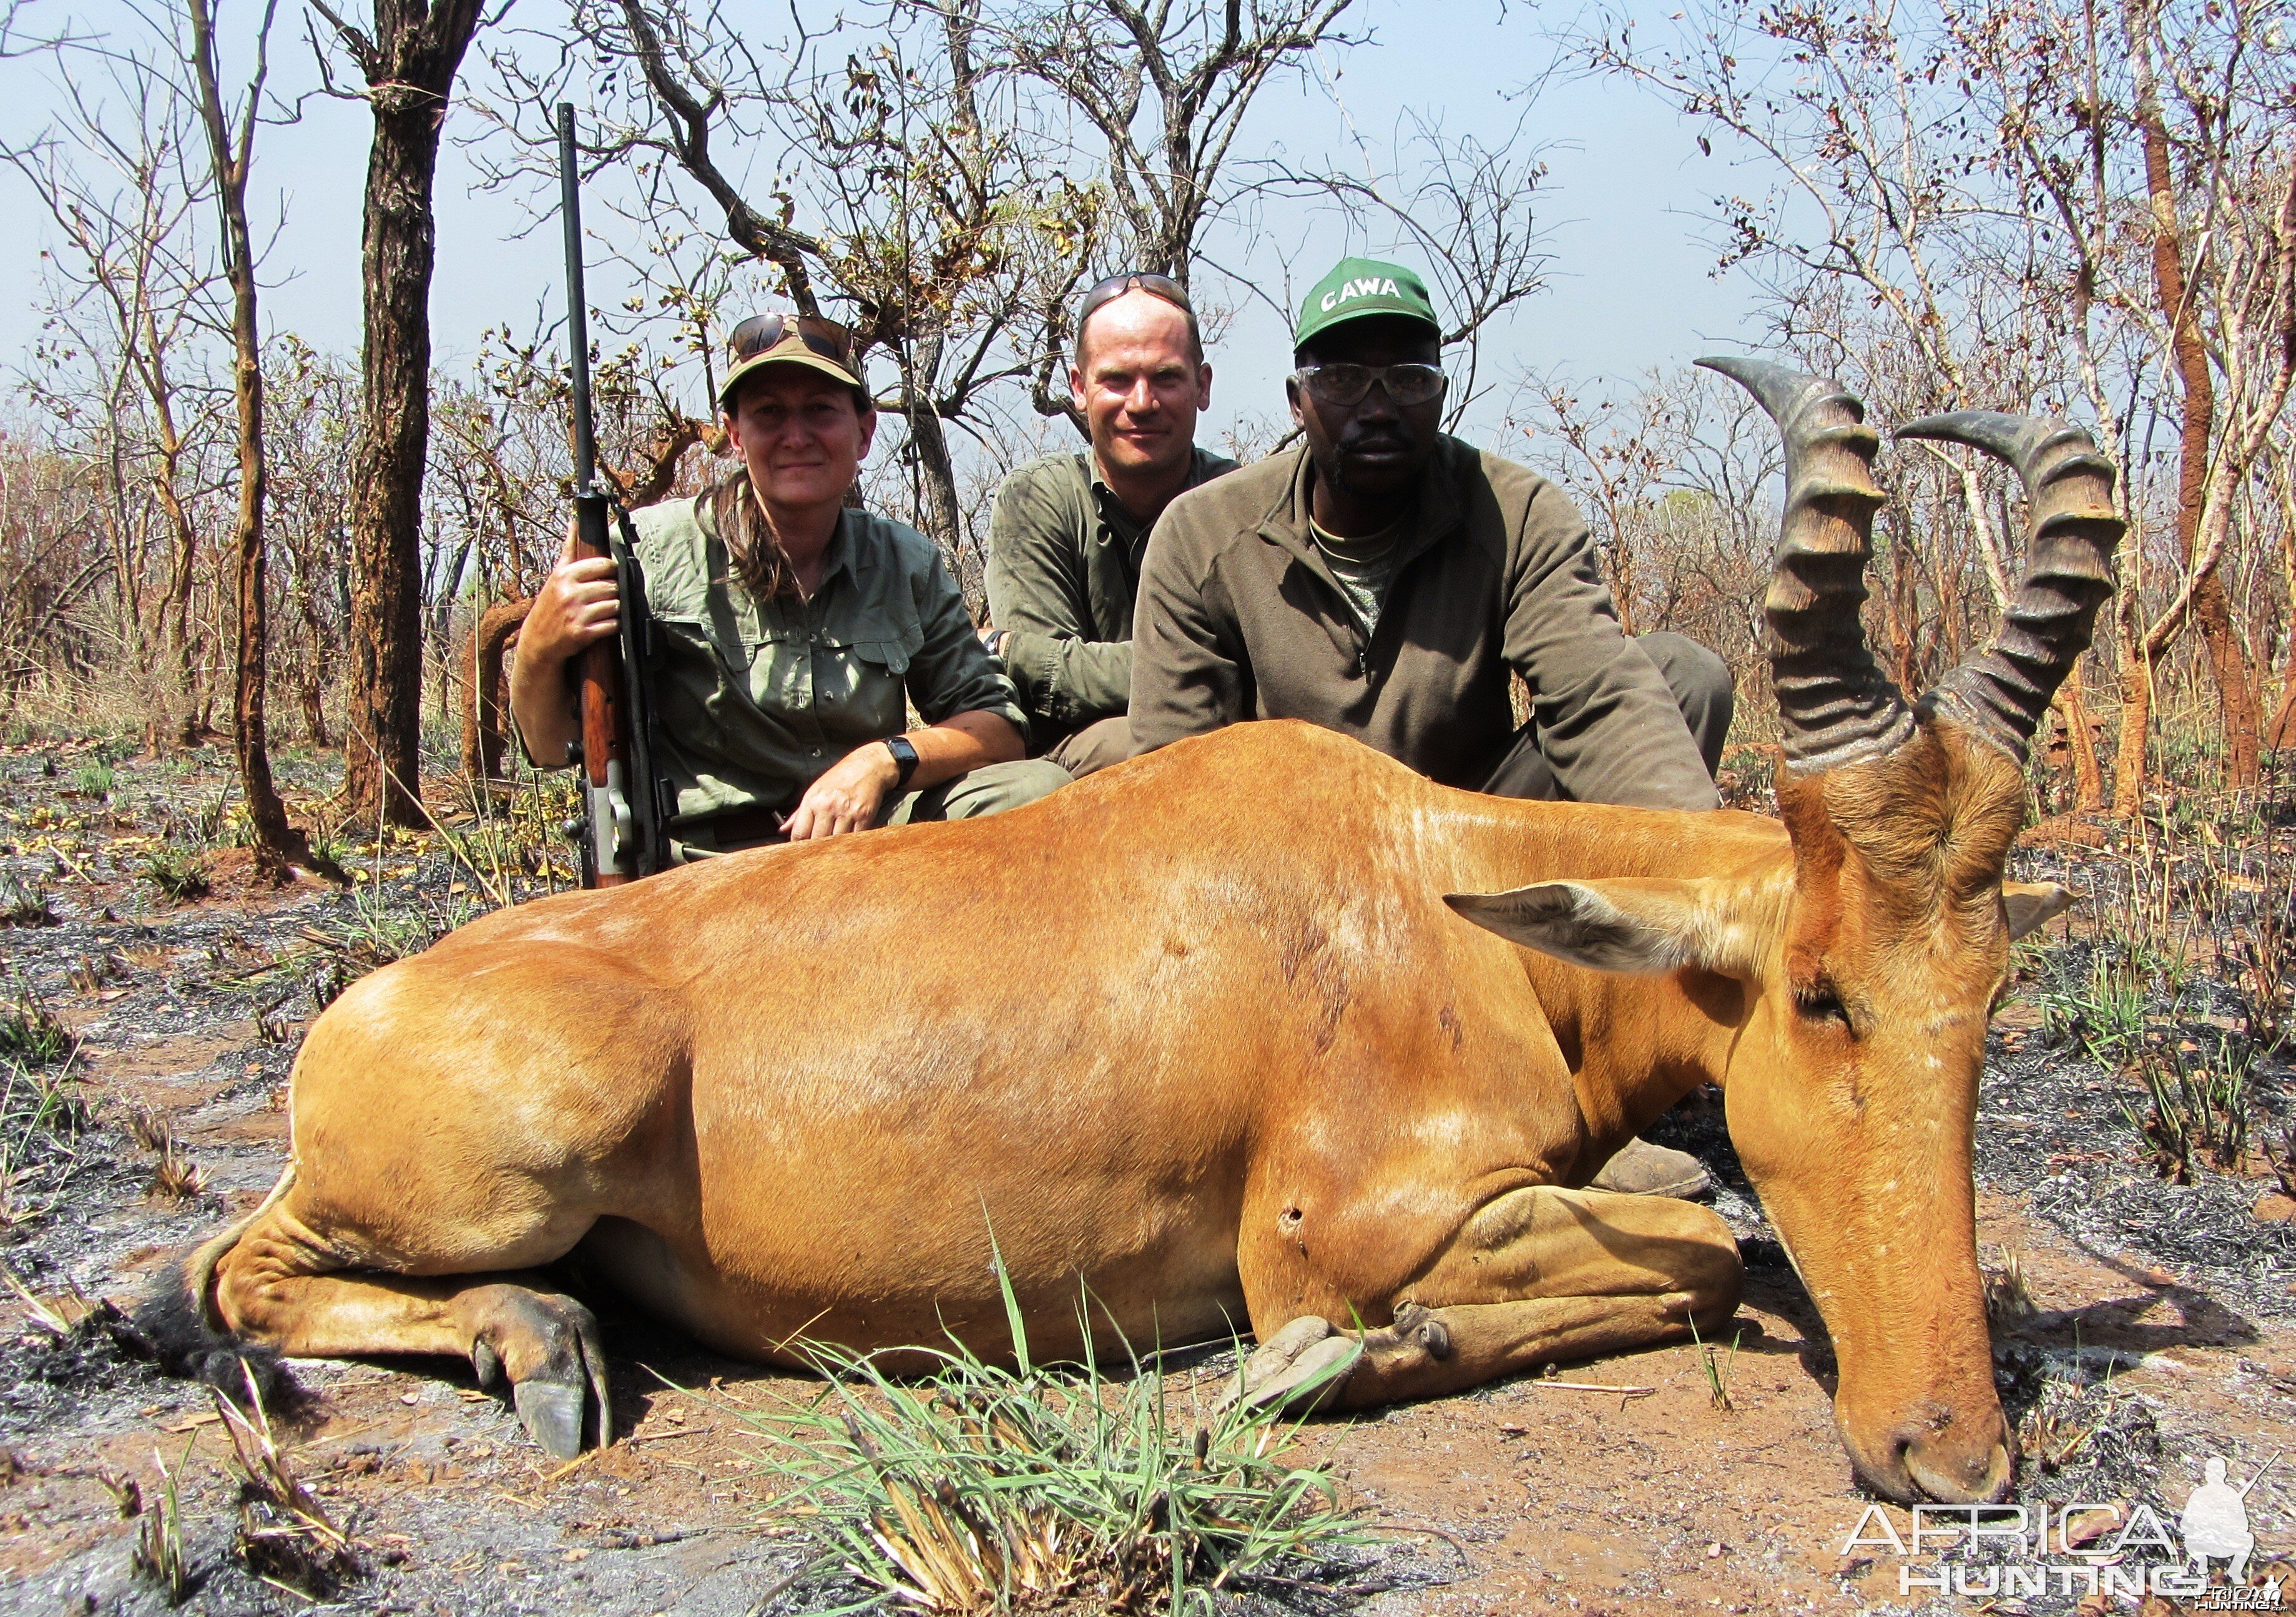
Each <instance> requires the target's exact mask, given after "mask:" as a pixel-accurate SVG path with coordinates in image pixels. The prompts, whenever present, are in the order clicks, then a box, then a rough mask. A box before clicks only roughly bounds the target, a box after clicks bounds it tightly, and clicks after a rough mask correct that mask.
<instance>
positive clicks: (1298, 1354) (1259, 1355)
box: [1213, 1314, 1363, 1416]
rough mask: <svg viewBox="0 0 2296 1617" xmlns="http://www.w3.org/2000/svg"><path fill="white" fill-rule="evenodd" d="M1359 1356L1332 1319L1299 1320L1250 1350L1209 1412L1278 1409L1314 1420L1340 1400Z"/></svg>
mask: <svg viewBox="0 0 2296 1617" xmlns="http://www.w3.org/2000/svg"><path fill="white" fill-rule="evenodd" d="M1362 1354H1363V1344H1362V1343H1361V1342H1357V1340H1356V1339H1355V1338H1354V1337H1352V1336H1345V1335H1341V1334H1340V1333H1339V1332H1338V1331H1337V1330H1335V1329H1334V1328H1333V1325H1332V1322H1331V1321H1330V1320H1328V1319H1322V1318H1318V1317H1316V1316H1315V1315H1312V1314H1309V1315H1303V1316H1301V1317H1300V1318H1298V1319H1295V1320H1293V1321H1292V1323H1291V1324H1290V1325H1287V1326H1284V1327H1283V1329H1282V1330H1280V1331H1278V1332H1276V1333H1275V1335H1273V1336H1271V1337H1269V1338H1268V1339H1267V1341H1266V1342H1262V1343H1260V1344H1259V1347H1258V1348H1257V1349H1255V1350H1253V1352H1252V1354H1251V1358H1247V1359H1245V1360H1244V1361H1243V1364H1242V1367H1240V1368H1238V1369H1237V1371H1236V1373H1235V1374H1234V1375H1231V1376H1229V1377H1228V1379H1227V1384H1226V1386H1225V1387H1223V1388H1221V1389H1220V1395H1219V1400H1218V1403H1217V1404H1215V1405H1214V1406H1213V1407H1214V1408H1217V1409H1228V1408H1233V1407H1234V1406H1235V1405H1237V1404H1242V1405H1243V1406H1244V1407H1245V1408H1251V1409H1266V1408H1280V1409H1281V1410H1282V1411H1283V1413H1284V1414H1285V1415H1288V1416H1305V1415H1312V1414H1314V1413H1315V1412H1316V1410H1318V1409H1321V1408H1324V1407H1325V1406H1327V1405H1328V1404H1330V1403H1331V1402H1332V1400H1333V1399H1336V1398H1337V1397H1338V1396H1339V1393H1340V1390H1341V1388H1342V1387H1345V1386H1346V1385H1347V1383H1348V1372H1349V1370H1351V1369H1353V1368H1354V1367H1355V1362H1356V1360H1357V1358H1360V1357H1361V1356H1362Z"/></svg>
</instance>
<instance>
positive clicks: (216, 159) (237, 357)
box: [190, 0, 311, 885]
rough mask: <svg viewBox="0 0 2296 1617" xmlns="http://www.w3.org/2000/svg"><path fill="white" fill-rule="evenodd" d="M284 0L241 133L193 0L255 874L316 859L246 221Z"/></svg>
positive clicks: (282, 875) (242, 766)
mask: <svg viewBox="0 0 2296 1617" xmlns="http://www.w3.org/2000/svg"><path fill="white" fill-rule="evenodd" d="M276 7H277V0H273V3H272V5H271V6H270V7H268V8H266V11H265V12H264V16H263V29H262V32H261V33H260V34H259V35H258V39H257V45H256V66H255V73H254V77H253V78H252V79H251V81H250V83H249V85H248V91H247V105H246V107H245V109H244V110H243V111H242V117H241V120H240V127H239V128H238V130H237V132H236V135H234V131H233V130H232V129H231V128H230V127H229V124H228V122H227V120H226V114H225V109H224V104H223V92H222V89H221V88H220V86H218V85H217V81H216V64H215V19H214V16H213V14H212V13H211V12H209V9H208V0H191V4H190V9H191V25H192V66H193V71H194V73H195V74H196V75H197V77H198V79H199V93H200V114H201V122H202V123H203V124H204V125H205V126H206V127H207V135H208V155H209V162H210V164H211V165H212V167H213V170H214V173H215V181H216V201H217V203H218V204H220V206H221V209H222V211H223V224H224V242H223V249H224V252H223V257H224V275H225V278H226V279H227V280H228V281H229V282H230V283H231V340H232V397H233V398H234V400H235V401H236V403H237V405H238V408H239V514H238V520H237V521H236V522H235V523H234V531H233V542H234V546H233V547H234V552H235V553H236V559H237V563H238V564H237V567H236V569H235V574H236V583H237V591H236V593H237V597H238V606H239V648H238V652H239V655H238V669H237V681H236V684H235V685H234V688H233V693H232V718H233V725H232V729H233V735H232V744H233V746H234V749H235V750H236V751H237V752H238V754H239V778H240V785H241V790H242V792H243V793H244V794H245V797H246V800H247V820H248V825H249V827H250V831H251V832H252V833H253V836H254V849H253V851H254V855H255V874H256V875H257V876H258V878H259V879H261V880H264V881H267V882H272V883H273V884H275V885H278V884H283V883H284V882H287V880H288V879H289V875H290V866H292V865H294V864H297V863H304V864H307V863H309V861H310V858H311V850H310V849H309V847H308V846H307V844H306V843H305V841H304V840H303V833H301V832H299V831H298V830H296V829H295V828H294V827H293V826H292V825H289V824H288V823H287V808H286V805H285V804H283V803H282V802H281V801H280V800H279V792H278V788H277V787H276V786H275V784H273V783H272V779H271V744H270V737H269V732H268V730H267V728H266V717H265V713H264V677H265V662H266V656H265V653H266V638H267V636H268V632H269V624H268V622H267V621H266V612H267V611H268V596H267V595H266V589H265V584H266V579H265V556H264V545H263V505H264V497H265V495H266V491H267V489H266V478H267V474H268V470H269V468H268V466H267V464H266V462H265V459H264V450H263V349H262V334H261V332H260V331H259V330H258V327H257V324H256V310H255V250H254V239H253V235H252V233H251V232H250V230H249V229H248V226H247V175H248V169H249V168H250V164H251V163H252V161H253V159H254V155H255V122H256V117H257V114H258V112H259V111H261V107H262V100H263V79H264V74H265V66H266V61H267V53H268V47H269V44H270V37H271V19H272V17H273V15H274V14H275V11H276Z"/></svg>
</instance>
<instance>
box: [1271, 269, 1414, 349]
mask: <svg viewBox="0 0 2296 1617" xmlns="http://www.w3.org/2000/svg"><path fill="white" fill-rule="evenodd" d="M1365 315H1401V316H1404V317H1405V318H1406V319H1408V320H1416V321H1419V322H1421V323H1422V324H1424V325H1425V326H1426V327H1427V328H1428V329H1429V330H1430V331H1431V332H1434V333H1435V336H1436V338H1437V340H1438V341H1440V340H1441V338H1442V335H1443V323H1442V322H1441V321H1440V320H1438V319H1437V318H1436V317H1435V300H1434V299H1432V298H1431V297H1429V296H1428V295H1427V283H1426V282H1424V281H1423V280H1421V279H1420V278H1419V275H1418V272H1417V271H1415V270H1409V269H1406V268H1404V267H1403V266H1402V265H1400V264H1390V263H1388V262H1386V261H1385V260H1383V259H1341V260H1340V261H1339V262H1338V263H1337V264H1334V265H1333V266H1332V268H1331V272H1330V273H1329V274H1327V275H1324V278H1323V279H1322V280H1320V281H1318V282H1316V284H1315V285H1313V286H1311V287H1309V288H1308V296H1307V298H1306V300H1303V301H1302V302H1301V303H1300V326H1299V329H1298V330H1297V331H1295V332H1292V347H1293V348H1302V347H1305V346H1306V344H1307V342H1308V340H1309V339H1310V338H1312V337H1314V336H1316V334H1317V333H1318V332H1327V331H1329V330H1331V329H1332V327H1333V326H1335V325H1338V324H1341V322H1342V321H1347V320H1360V319H1362V318H1363V317H1364V316H1365Z"/></svg>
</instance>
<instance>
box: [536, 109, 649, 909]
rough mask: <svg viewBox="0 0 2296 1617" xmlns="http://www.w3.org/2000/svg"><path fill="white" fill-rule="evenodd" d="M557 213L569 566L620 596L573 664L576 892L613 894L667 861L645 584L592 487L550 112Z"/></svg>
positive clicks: (616, 518)
mask: <svg viewBox="0 0 2296 1617" xmlns="http://www.w3.org/2000/svg"><path fill="white" fill-rule="evenodd" d="M558 164H559V190H560V198H561V205H560V212H561V214H562V217H563V219H564V222H565V226H566V335H567V344H568V347H569V349H570V359H571V369H572V374H573V383H574V542H573V545H572V546H571V554H572V555H573V557H574V558H575V559H577V560H580V559H584V558H587V557H592V556H610V557H611V558H612V560H613V562H614V567H615V582H616V585H617V587H618V591H619V595H620V606H621V612H620V629H619V633H617V634H616V635H615V636H612V637H611V638H609V639H604V640H600V641H598V642H597V643H595V644H593V645H590V646H589V647H587V648H586V649H585V650H584V651H583V653H582V654H581V661H580V663H579V665H578V667H579V672H578V679H579V685H580V695H581V706H582V741H581V756H580V757H579V758H578V759H576V760H575V761H576V763H577V765H578V767H579V768H580V769H581V779H582V816H581V821H580V830H579V835H580V841H581V846H582V885H583V886H585V887H617V886H619V885H620V884H621V883H622V882H630V881H635V880H636V879H637V878H638V877H640V876H648V875H652V874H653V873H654V872H655V871H657V870H660V868H661V867H662V866H664V865H665V864H667V863H668V836H667V834H666V825H667V820H668V817H667V816H666V815H665V814H664V813H663V812H662V805H661V802H660V792H659V786H658V784H657V781H656V778H655V776H654V772H653V757H652V752H653V748H652V735H653V726H652V711H651V708H650V705H649V703H648V702H647V701H646V692H645V682H644V677H643V675H644V669H645V667H646V662H647V657H646V653H647V649H648V642H649V641H650V640H651V639H652V630H653V620H652V617H651V615H650V614H649V613H648V612H647V611H646V597H645V580H644V577H643V576H642V575H641V574H640V573H639V571H638V561H637V554H636V548H635V540H636V535H635V533H634V532H633V531H632V529H631V528H630V519H629V514H628V513H627V512H624V511H622V510H621V509H620V508H619V506H616V507H615V508H614V510H613V512H612V513H611V516H612V520H611V522H610V521H609V513H608V506H609V505H611V501H610V500H609V499H608V497H607V496H606V494H605V491H604V490H603V489H602V488H599V487H598V451H597V436H596V428H595V426H594V422H593V418H592V416H591V414H590V335H589V320H588V308H587V305H586V302H585V300H584V295H583V290H582V197H581V190H580V185H579V179H580V176H579V171H578V168H577V167H576V152H575V146H574V109H573V106H572V105H571V104H570V103H565V102H561V103H559V105H558Z"/></svg>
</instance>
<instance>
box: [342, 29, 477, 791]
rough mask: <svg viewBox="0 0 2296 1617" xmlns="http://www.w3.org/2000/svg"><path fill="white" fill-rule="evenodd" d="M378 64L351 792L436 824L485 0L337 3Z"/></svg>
mask: <svg viewBox="0 0 2296 1617" xmlns="http://www.w3.org/2000/svg"><path fill="white" fill-rule="evenodd" d="M316 9H318V10H319V12H321V14H322V15H324V17H326V19H327V21H329V22H330V23H332V24H333V26H334V29H335V31H336V33H337V34H338V35H339V36H340V37H341V39H342V42H343V45H344V46H345V48H346V49H347V50H348V52H349V53H350V54H351V57H352V59H353V60H354V61H355V62H357V64H358V66H359V69H360V70H361V71H362V72H363V73H365V76H366V81H367V85H368V88H369V93H368V95H367V101H368V103H369V105H370V106H371V107H372V108H373V113H374V141H373V145H372V147H370V148H369V151H368V153H367V170H366V205H365V237H364V264H363V270H364V274H363V283H364V288H363V290H364V295H365V324H366V341H365V348H364V349H363V350H362V354H361V373H362V374H361V380H362V383H363V393H362V401H361V402H362V411H361V422H360V431H359V438H358V445H357V449H356V451H355V452H354V454H353V456H352V463H351V464H352V475H351V546H352V554H353V557H354V560H355V562H356V565H357V587H356V589H355V590H354V592H353V594H352V596H351V624H350V650H351V689H350V714H349V725H348V730H349V734H348V738H347V739H346V742H345V746H344V756H343V798H344V802H345V806H346V807H347V808H348V810H349V811H350V814H351V815H352V817H355V818H357V820H359V821H361V822H362V823H365V824H372V825H382V824H385V823H390V824H396V825H419V824H421V823H422V804H421V799H422V472H423V463H424V460H425V458H426V453H427V450H428V448H429V445H430V275H431V270H432V267H433V265H434V263H435V261H436V258H437V248H438V226H437V223H436V221H435V219H434V218H433V216H432V212H431V189H432V185H433V182H434V180H435V179H436V176H437V170H438V163H439V130H440V128H441V127H442V126H443V125H444V124H445V122H446V118H447V94H448V92H449V91H450V90H451V89H452V88H453V87H454V82H455V72H456V70H458V69H459V68H460V67H461V65H462V61H463V52H464V51H465V50H466V49H467V48H468V47H469V45H470V43H471V34H472V32H473V31H474V30H475V29H477V27H478V21H479V11H478V5H477V3H476V0H439V4H437V5H436V6H435V7H425V6H424V5H423V4H422V0H375V5H374V29H373V35H372V36H371V37H370V36H369V35H368V34H366V33H365V32H363V31H362V30H360V29H357V28H356V27H353V26H352V25H351V24H349V23H348V22H346V21H343V20H342V19H341V18H340V17H338V16H336V15H335V14H334V12H332V11H329V10H328V9H327V8H326V7H325V6H324V4H318V5H317V7H316Z"/></svg>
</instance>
